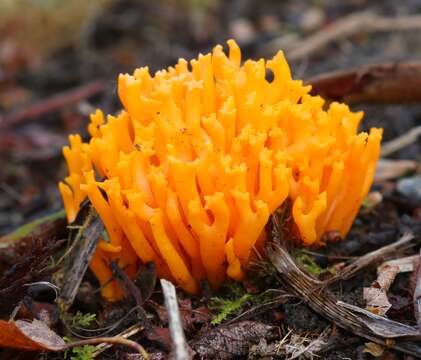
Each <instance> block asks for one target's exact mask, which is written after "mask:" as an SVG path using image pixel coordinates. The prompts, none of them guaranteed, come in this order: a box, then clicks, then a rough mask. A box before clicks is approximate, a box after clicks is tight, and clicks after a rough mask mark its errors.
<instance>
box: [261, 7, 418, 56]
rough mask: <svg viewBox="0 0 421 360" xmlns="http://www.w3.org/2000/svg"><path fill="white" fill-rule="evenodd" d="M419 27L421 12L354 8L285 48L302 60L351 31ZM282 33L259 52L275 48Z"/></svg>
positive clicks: (344, 36)
mask: <svg viewBox="0 0 421 360" xmlns="http://www.w3.org/2000/svg"><path fill="white" fill-rule="evenodd" d="M418 29H421V15H408V16H399V17H384V16H380V15H376V14H374V13H373V12H371V11H362V12H355V13H352V14H350V15H348V16H345V17H343V18H340V19H338V20H336V21H334V22H332V23H331V24H329V25H328V26H327V27H323V28H322V29H321V30H319V31H318V32H316V33H314V34H312V35H310V36H308V37H307V38H305V39H298V40H297V41H294V42H292V43H290V44H288V45H287V46H286V47H285V48H284V50H285V53H286V54H287V57H288V60H292V61H294V60H301V59H304V58H306V57H309V56H311V55H313V54H314V53H316V52H317V51H319V50H322V49H323V48H324V47H326V46H327V45H328V44H329V43H331V42H333V41H338V40H341V39H343V38H346V37H350V36H352V35H356V34H360V33H370V32H389V31H399V30H400V31H408V30H418ZM282 42H283V37H280V38H277V39H274V40H272V41H271V42H270V43H269V44H266V45H265V46H264V48H263V49H262V50H261V52H263V53H265V54H267V53H269V52H271V53H272V52H273V51H274V50H275V49H278V48H279V46H278V44H279V43H282Z"/></svg>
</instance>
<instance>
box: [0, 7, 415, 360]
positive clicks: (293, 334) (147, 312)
mask: <svg viewBox="0 0 421 360" xmlns="http://www.w3.org/2000/svg"><path fill="white" fill-rule="evenodd" d="M12 3H13V2H10V3H9V2H7V1H6V2H5V3H4V5H0V164H1V166H0V236H2V237H0V319H3V320H8V319H10V318H11V317H13V318H14V319H20V318H21V319H40V320H42V321H44V322H45V323H46V324H47V325H48V327H50V329H52V330H54V331H55V332H56V333H57V334H59V335H60V336H61V337H63V336H65V337H66V338H68V339H71V340H75V339H87V338H98V337H100V336H101V337H104V336H107V337H111V336H115V335H118V334H120V338H121V336H122V337H129V336H130V339H132V340H134V341H137V342H138V343H139V344H142V346H143V347H144V348H145V349H146V351H147V352H148V353H149V354H150V356H151V358H153V359H165V358H168V356H169V353H170V352H171V349H174V348H173V345H172V340H171V339H172V338H171V336H170V335H171V334H170V330H169V325H168V324H169V322H171V311H172V310H173V309H172V310H171V308H170V307H168V304H167V307H166V306H165V303H164V295H163V293H162V291H161V287H160V286H159V280H157V279H156V276H155V273H154V270H153V269H151V268H146V269H145V270H144V271H143V272H142V275H140V277H139V278H137V279H135V280H134V281H133V282H131V281H129V280H128V279H124V278H123V279H121V281H122V282H123V283H124V284H125V285H126V286H127V288H128V289H129V290H128V293H127V296H128V298H127V299H125V300H124V301H123V302H120V303H117V304H107V303H105V302H104V301H103V300H102V299H101V298H100V295H99V292H98V291H97V290H98V285H97V283H96V280H95V279H94V277H93V275H92V274H90V273H89V271H88V272H87V273H86V274H85V276H84V277H83V279H80V280H81V282H80V283H79V284H78V286H77V288H76V289H75V291H77V293H76V295H75V300H74V302H73V304H72V306H71V307H69V308H66V311H63V307H59V306H58V304H57V302H55V301H54V299H55V295H56V294H55V290H54V289H53V288H51V287H50V286H49V285H48V283H50V282H52V281H53V280H52V279H54V276H57V272H60V271H62V272H63V269H65V268H66V266H70V265H69V264H68V261H67V262H66V261H62V262H60V258H61V256H62V255H63V252H64V248H65V246H66V243H67V239H69V238H71V236H74V234H75V232H77V230H69V229H67V228H66V225H65V221H64V217H63V212H61V211H60V210H61V209H62V203H61V200H60V197H59V193H58V190H57V183H58V181H60V180H61V179H62V178H63V177H64V176H65V172H66V169H65V164H64V161H63V158H62V154H61V148H62V146H63V145H64V144H66V142H67V136H68V134H70V133H82V134H86V130H85V127H86V120H87V117H88V114H89V113H91V112H92V111H93V110H94V109H95V108H101V109H103V110H104V112H105V113H112V112H114V111H116V110H117V109H118V108H119V104H118V99H117V96H116V78H117V74H118V73H121V72H131V71H132V70H133V69H134V68H136V67H139V66H142V65H148V66H149V67H150V68H151V70H157V69H160V68H162V67H166V66H169V65H171V64H173V63H175V62H176V60H177V59H178V58H179V57H183V58H186V59H190V58H193V57H194V56H196V54H197V53H199V52H202V53H206V52H208V51H209V50H211V49H212V47H213V46H214V45H215V44H218V43H221V44H222V43H224V42H225V41H226V40H227V39H229V38H234V39H236V40H237V41H238V42H239V44H240V46H241V47H242V49H243V53H244V57H245V58H248V57H251V58H259V57H265V58H267V57H271V56H272V55H274V54H275V53H276V51H277V50H279V49H284V50H285V54H286V57H287V59H288V60H289V62H290V64H291V67H292V70H293V74H294V77H295V78H297V79H298V78H299V79H303V80H304V82H306V83H311V84H313V85H314V93H320V94H322V95H323V96H327V97H329V98H330V99H332V100H336V99H339V100H345V101H348V102H349V103H350V104H351V108H352V109H353V110H364V112H365V120H364V121H363V128H364V129H366V128H369V127H372V126H376V127H382V128H384V140H383V142H384V143H385V144H387V145H388V146H386V147H385V149H386V151H385V153H384V156H383V158H382V160H381V162H380V164H379V169H378V173H377V175H376V180H375V183H374V185H373V188H372V191H371V193H370V195H369V197H368V198H367V199H366V201H365V202H364V204H363V206H362V208H361V210H360V213H359V215H358V218H357V220H356V221H355V223H354V225H353V227H352V229H351V231H350V233H349V235H348V236H347V237H346V239H344V240H341V241H340V242H330V243H328V244H327V246H326V247H324V248H318V249H311V248H310V249H302V248H295V247H293V246H291V245H290V246H288V253H287V254H285V253H283V247H282V246H283V245H284V244H283V243H281V242H280V240H279V238H278V237H279V234H283V235H285V234H286V235H287V234H288V229H283V228H282V229H280V228H279V227H277V222H278V220H279V217H281V216H288V208H287V207H285V208H284V209H282V211H281V212H280V213H279V214H278V216H277V217H275V218H273V219H272V221H271V224H269V225H270V226H271V227H270V229H269V231H270V233H271V234H272V237H273V239H272V240H273V242H274V243H275V244H278V245H279V246H281V248H279V247H277V246H275V247H274V248H272V249H270V250H268V251H269V254H268V257H267V258H265V259H261V260H259V261H256V262H255V264H253V266H252V268H251V269H250V274H249V277H248V280H246V281H244V282H243V283H238V284H234V283H227V284H226V285H224V286H223V288H222V289H221V290H220V291H218V292H217V293H212V292H211V291H210V290H208V291H206V289H205V290H204V291H203V293H202V295H200V296H189V295H186V294H184V293H183V292H181V291H178V292H177V297H178V300H179V307H180V312H179V313H180V314H181V318H182V324H183V328H184V333H185V336H186V343H187V344H188V348H189V351H193V352H194V353H195V354H196V356H197V358H205V359H206V358H208V359H261V358H267V359H270V358H287V359H294V358H296V359H298V358H299V359H307V358H313V357H314V358H316V357H319V358H322V359H371V358H374V357H375V358H379V359H407V360H409V359H413V358H417V356H418V357H421V347H420V346H419V345H417V341H416V340H417V339H419V336H418V334H416V333H415V334H414V333H412V332H411V331H414V329H415V330H417V326H419V325H420V324H421V319H420V318H419V316H420V315H419V311H418V307H419V309H420V310H421V270H420V269H421V265H420V260H419V259H418V257H419V244H420V240H421V194H420V187H421V176H420V175H419V174H420V158H421V156H420V154H421V151H420V150H421V141H420V138H418V135H419V134H421V130H420V126H421V121H420V120H421V90H420V89H421V17H419V16H420V15H417V14H421V4H420V3H419V1H416V0H406V1H399V2H397V1H394V0H386V1H368V0H367V1H365V0H346V1H340V2H339V1H334V0H317V1H316V0H315V1H304V0H298V1H293V0H291V1H283V2H279V1H275V0H274V1H252V0H232V1H221V0H201V1H199V0H185V1H175V0H171V1H165V0H157V1H153V2H151V1H147V0H139V1H130V0H120V1H112V0H102V1H101V0H95V1H92V2H87V1H81V0H73V1H68V2H60V1H54V0H53V1H46V0H45V1H39V2H32V3H31V5H30V6H31V7H30V8H29V9H27V10H30V13H31V16H25V15H22V9H21V8H19V6H29V5H28V2H26V3H25V1H20V2H16V5H10V4H12ZM63 3H66V5H63ZM6 4H9V5H6ZM19 4H21V5H19ZM22 4H23V5H22ZM25 4H26V5H25ZM60 4H61V5H60ZM1 6H4V7H5V8H3V9H2V8H1ZM34 29H35V30H34ZM373 64H381V65H380V66H373V67H370V65H373ZM350 69H354V70H350ZM408 69H409V70H408ZM339 70H340V71H344V73H340V74H339V76H338V74H332V73H331V72H332V71H339ZM348 70H350V72H347V71H348ZM408 71H409V73H410V76H408ZM343 74H345V75H346V76H344V77H341V76H342V75H343ZM326 78H327V79H328V81H327V82H326V81H324V80H325V79H326ZM344 79H345V80H344ZM391 82H392V83H393V84H392V85H390V84H391ZM418 85H419V86H418ZM370 86H371V87H370ZM369 87H370V88H369ZM368 88H369V89H368ZM367 89H368V90H367ZM373 89H374V90H375V91H374V95H373V91H372V90H373ZM408 89H409V90H408ZM370 91H371V92H370ZM397 138H398V139H399V140H398V141H397V142H395V143H391V142H390V141H391V140H394V139H397ZM87 218H89V217H87ZM87 218H82V219H80V221H81V222H85V221H88V220H89V221H90V220H92V219H88V220H87ZM277 219H278V220H277ZM30 221H35V223H32V225H30V226H26V227H23V228H22V225H23V224H26V223H28V222H30ZM87 226H88V228H91V229H92V227H94V226H95V224H94V221H91V223H90V224H88V225H87ZM15 229H18V231H17V232H13V231H14V230H15ZM72 231H73V234H70V233H71V232H72ZM284 232H285V234H284ZM327 235H328V236H331V237H334V236H335V234H327ZM399 239H401V243H402V245H401V246H395V247H394V245H393V244H395V243H396V242H397V241H399ZM401 243H399V244H401ZM82 250H83V249H80V250H79V251H82ZM376 251H377V252H376ZM79 255H80V254H79ZM269 259H270V260H271V261H270V260H269ZM361 259H363V260H367V261H366V262H364V261H361ZM391 259H392V260H396V259H399V260H398V262H394V263H393V262H392V263H387V266H384V262H385V261H387V260H391ZM289 261H294V262H295V264H297V265H298V268H297V269H296V274H295V275H296V277H294V276H293V275H294V274H285V272H282V268H283V266H285V264H288V262H289ZM277 270H278V271H277ZM305 274H307V275H308V274H310V280H308V279H307V278H306V275H305ZM61 275H62V276H66V275H63V273H61ZM117 275H118V274H117ZM294 279H298V281H297V282H295V280H294ZM306 279H307V280H306ZM316 280H319V281H320V283H319V282H317V281H316ZM46 282H47V283H46ZM33 283H36V284H35V285H34V284H33ZM28 284H32V285H30V286H27V285H28ZM133 284H135V288H136V289H137V290H133V286H132V285H133ZM317 284H318V285H317ZM320 284H321V285H320ZM310 285H312V286H313V285H314V288H309V286H310ZM367 289H368V290H367ZM370 292H371V294H373V293H374V295H375V298H374V300H373V298H371V301H368V300H367V299H368V298H367V296H369V295H370V294H367V293H370ZM338 301H339V303H338ZM341 301H342V302H344V303H346V304H350V306H351V307H349V306H348V307H346V306H345V305H341V304H342V303H340V302H341ZM367 301H368V302H369V304H367ZM320 304H321V305H320ZM352 306H353V307H352ZM355 307H358V309H362V310H361V311H360V310H357V309H356V308H355ZM370 314H374V315H373V316H374V317H373V318H372V317H370ZM379 318H380V319H379ZM383 319H386V320H385V321H386V322H384V321H383ZM386 329H388V330H387V331H389V332H387V331H386ZM0 330H1V324H0ZM1 337H2V335H1V331H0V341H1ZM0 343H1V342H0ZM124 345H127V344H124V343H120V344H119V345H117V346H113V347H112V348H110V349H103V348H102V347H101V346H99V347H98V346H96V345H92V344H91V345H81V346H79V347H76V348H74V349H73V350H67V353H66V352H64V351H61V352H60V351H59V352H43V351H38V352H26V351H22V350H6V349H5V350H0V360H5V359H61V358H64V357H65V356H67V358H72V356H73V357H74V359H79V360H80V359H85V360H86V359H91V358H93V356H96V358H99V359H101V358H102V359H111V358H113V359H114V358H118V359H140V358H141V356H140V355H137V354H136V352H135V350H133V349H132V348H130V347H126V346H124ZM173 355H174V354H173ZM176 355H177V354H175V355H174V356H176Z"/></svg>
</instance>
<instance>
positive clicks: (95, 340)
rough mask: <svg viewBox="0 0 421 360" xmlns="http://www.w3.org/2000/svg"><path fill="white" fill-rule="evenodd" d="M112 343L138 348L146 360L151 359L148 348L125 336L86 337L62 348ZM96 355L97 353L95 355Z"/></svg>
mask: <svg viewBox="0 0 421 360" xmlns="http://www.w3.org/2000/svg"><path fill="white" fill-rule="evenodd" d="M103 343H106V344H112V345H125V346H128V347H130V348H132V349H134V350H136V351H137V352H138V353H139V354H140V355H142V357H143V358H144V359H145V360H148V359H149V355H148V353H147V352H146V350H145V349H144V348H143V346H142V345H140V344H138V343H137V342H136V341H132V340H129V339H126V338H125V337H123V336H113V337H98V338H93V339H86V340H80V341H75V342H72V343H69V344H66V346H65V347H63V349H62V350H66V349H71V348H74V347H77V346H83V345H97V344H103ZM95 356H96V355H95Z"/></svg>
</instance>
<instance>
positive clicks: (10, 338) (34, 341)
mask: <svg viewBox="0 0 421 360" xmlns="http://www.w3.org/2000/svg"><path fill="white" fill-rule="evenodd" d="M65 345H66V344H65V342H64V340H63V339H62V338H61V337H60V336H58V335H57V334H56V333H55V332H54V331H52V330H51V329H50V328H48V326H47V325H45V324H44V323H43V322H42V321H39V320H34V321H32V322H29V321H24V320H17V321H9V322H8V321H4V320H0V347H8V348H14V349H20V350H28V351H39V350H44V351H45V350H50V351H60V350H62V349H64V347H65Z"/></svg>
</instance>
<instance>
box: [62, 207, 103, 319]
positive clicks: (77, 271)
mask: <svg viewBox="0 0 421 360" xmlns="http://www.w3.org/2000/svg"><path fill="white" fill-rule="evenodd" d="M87 212H88V215H87V216H86V219H85V220H84V222H83V224H82V225H81V226H80V228H79V229H78V231H77V233H76V236H75V238H74V240H73V242H72V244H71V246H70V248H69V250H68V251H67V252H66V254H65V255H64V256H63V257H62V258H64V262H63V266H62V268H61V269H60V272H58V273H57V274H56V276H55V281H56V285H57V286H58V287H59V288H60V289H61V291H60V296H59V298H58V301H57V302H58V305H59V307H60V309H61V310H62V311H66V310H67V309H68V308H69V307H70V306H71V305H72V303H73V300H74V298H75V296H76V294H77V291H78V289H79V286H80V283H81V281H82V279H83V276H84V275H85V272H86V270H87V268H88V265H89V262H90V261H91V258H92V255H93V254H94V251H95V248H96V246H97V244H98V241H99V238H100V237H101V236H102V233H103V231H104V224H103V222H102V221H101V219H100V218H99V216H98V214H97V213H96V212H95V211H94V210H93V209H92V208H91V207H89V209H88V210H87ZM81 213H82V212H81Z"/></svg>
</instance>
